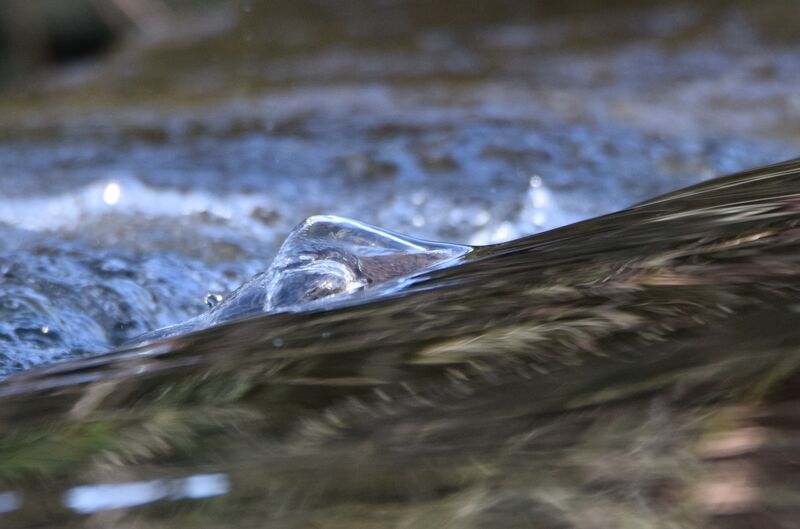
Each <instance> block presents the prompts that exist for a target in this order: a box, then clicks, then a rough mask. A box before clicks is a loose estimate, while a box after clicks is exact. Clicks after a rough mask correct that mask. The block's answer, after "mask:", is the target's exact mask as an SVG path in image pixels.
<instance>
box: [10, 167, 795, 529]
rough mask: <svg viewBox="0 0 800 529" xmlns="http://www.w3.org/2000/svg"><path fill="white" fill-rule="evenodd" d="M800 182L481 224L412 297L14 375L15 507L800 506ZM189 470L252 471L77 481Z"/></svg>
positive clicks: (451, 515) (611, 523) (480, 520)
mask: <svg viewBox="0 0 800 529" xmlns="http://www.w3.org/2000/svg"><path fill="white" fill-rule="evenodd" d="M798 196H800V162H797V161H794V162H787V163H784V164H781V165H777V166H772V167H768V168H765V169H759V170H754V171H749V172H745V173H741V174H737V175H733V176H730V177H726V178H722V179H718V180H713V181H710V182H707V183H704V184H700V185H697V186H695V187H692V188H688V189H685V190H681V191H678V192H675V193H672V194H670V195H666V196H664V197H660V198H657V199H653V200H651V201H648V202H646V203H643V204H640V205H638V206H635V207H633V208H630V209H627V210H624V211H622V212H620V213H616V214H612V215H608V216H604V217H600V218H597V219H593V220H590V221H586V222H582V223H579V224H575V225H572V226H568V227H565V228H560V229H557V230H553V231H550V232H547V233H543V234H540V235H536V236H532V237H528V238H524V239H520V240H516V241H511V242H508V243H502V244H498V245H494V246H487V247H483V248H479V249H477V250H476V251H475V252H473V253H472V254H470V255H469V256H468V257H467V258H466V262H464V263H461V264H457V265H455V266H452V267H447V268H443V269H438V270H433V271H428V272H424V273H422V274H421V275H419V276H417V277H416V278H415V279H414V280H413V282H412V283H411V284H410V285H408V286H407V287H406V288H404V289H403V290H401V291H399V292H397V293H395V294H392V295H390V296H387V297H381V298H378V299H375V300H369V299H366V300H364V301H363V302H360V303H357V304H353V305H350V306H343V307H339V308H333V309H332V310H316V311H311V312H299V313H278V314H268V315H264V316H261V317H257V318H254V319H249V320H244V321H237V322H232V323H228V324H225V325H222V326H220V327H215V328H211V329H208V330H205V331H201V332H199V333H195V334H190V335H185V336H179V337H175V338H170V339H167V340H166V341H163V342H157V343H154V344H151V345H146V346H143V347H140V348H138V349H132V350H125V351H119V352H115V353H111V354H108V355H102V356H98V357H94V358H89V359H85V360H77V361H73V362H68V363H64V364H60V365H54V366H51V367H49V368H44V369H41V370H38V371H33V372H31V373H29V374H27V375H22V376H18V377H16V378H13V379H10V380H7V381H6V382H5V383H4V384H3V386H2V387H0V395H2V397H1V399H2V400H1V401H0V431H1V434H2V436H1V437H0V439H1V440H0V483H2V487H0V489H7V490H13V491H15V492H16V493H17V494H19V495H20V497H21V498H23V500H24V502H23V504H22V507H21V508H20V509H18V510H16V511H14V512H9V513H7V514H5V515H2V516H3V526H4V527H34V526H37V524H42V523H44V524H49V525H59V526H62V527H69V526H72V525H77V524H87V526H93V524H99V525H102V524H103V523H108V521H109V520H113V523H114V524H115V526H116V527H138V526H140V524H146V525H147V526H148V527H162V526H163V527H167V526H168V527H218V526H219V525H220V524H222V523H226V521H227V520H231V519H235V520H236V524H237V527H251V526H252V527H255V526H258V527H264V526H275V527H295V526H296V527H324V528H340V527H341V528H354V527H375V526H381V527H406V526H413V527H446V526H457V527H475V528H478V527H487V528H488V527H520V528H521V527H530V526H531V525H532V524H533V525H535V526H536V527H542V528H567V527H625V528H627V527H630V528H643V527H654V528H655V527H669V526H675V527H731V528H734V527H736V528H738V527H746V526H748V525H747V524H755V526H758V527H788V526H791V524H794V523H797V522H798V518H797V509H796V506H797V505H798V504H800V490H799V489H798V487H797V486H796V479H794V477H795V476H796V473H797V470H798V469H797V461H798V456H800V443H798V440H797V435H796V424H797V420H798V416H797V410H798V409H800V402H798V400H797V398H798V395H797V389H796V388H797V382H798V380H800V379H798V377H800V325H798V323H799V322H798V318H800V312H798V309H797V302H796V300H797V297H798V293H800V290H799V289H800V266H799V265H800V244H798V243H799V242H800V228H799V227H798V223H799V222H800V217H798V211H800V210H799V209H798ZM189 474H198V475H203V476H207V475H213V476H218V475H221V476H225V479H226V480H228V481H226V483H227V484H228V488H227V489H226V490H224V493H220V494H218V495H216V496H214V497H209V498H207V499H204V500H202V501H198V500H191V499H186V498H191V497H192V496H187V495H185V494H184V495H180V494H178V493H176V492H172V493H169V494H168V493H164V494H165V496H163V497H162V498H161V501H155V500H153V501H152V503H151V504H150V505H146V506H138V507H128V508H123V509H116V510H111V511H106V510H100V511H98V512H94V513H93V514H92V513H91V511H85V510H84V511H80V513H79V512H78V511H76V510H75V509H72V510H70V509H69V506H68V505H66V504H64V503H63V501H62V498H63V497H64V496H63V495H64V494H66V493H67V491H68V490H69V489H70V488H71V487H73V488H74V487H76V486H78V485H85V484H91V483H104V484H109V483H130V482H134V483H151V484H152V483H159V484H161V485H159V486H163V487H167V488H169V487H168V485H169V484H172V485H169V486H172V487H173V488H174V487H175V486H176V485H174V483H176V482H175V481H174V480H176V479H179V480H180V479H183V478H186V477H187V476H188V475H189ZM153 480H156V481H153ZM165 480H166V481H165ZM169 480H172V481H169ZM180 483H184V482H183V481H181V482H180ZM165 484H166V485H165ZM170 490H171V489H170ZM170 494H171V495H170ZM181 494H183V493H181ZM195 497H197V496H195ZM170 498H171V499H172V501H164V500H165V499H166V500H169V499H170ZM180 498H184V499H180ZM40 502H41V503H40ZM144 503H147V502H144ZM87 512H89V514H87ZM85 516H88V519H87V518H85ZM71 524H72V525H71Z"/></svg>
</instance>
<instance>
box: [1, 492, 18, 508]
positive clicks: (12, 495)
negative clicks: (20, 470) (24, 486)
mask: <svg viewBox="0 0 800 529" xmlns="http://www.w3.org/2000/svg"><path fill="white" fill-rule="evenodd" d="M20 506H22V496H20V495H19V494H17V493H16V492H10V491H0V513H4V512H11V511H16V510H17V509H19V508H20Z"/></svg>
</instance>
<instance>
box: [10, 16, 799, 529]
mask: <svg viewBox="0 0 800 529" xmlns="http://www.w3.org/2000/svg"><path fill="white" fill-rule="evenodd" d="M427 4H428V3H425V2H385V3H380V4H379V5H378V4H370V3H360V2H355V3H352V4H348V5H344V4H339V3H337V2H293V3H292V5H291V6H281V5H279V4H277V3H276V4H273V3H269V4H267V3H263V4H261V3H256V2H252V3H243V4H231V5H228V6H227V7H225V6H222V7H220V6H219V5H214V6H211V8H210V11H208V13H206V14H204V15H203V16H198V17H195V18H191V19H186V20H184V19H181V20H183V22H182V23H181V24H178V25H176V28H177V29H176V30H174V31H169V32H167V34H153V35H144V34H140V35H138V36H135V35H134V36H131V37H130V39H129V41H128V42H127V43H125V44H124V45H122V46H120V48H119V49H118V50H116V51H115V52H114V53H112V54H111V55H110V56H109V57H106V58H104V59H102V60H100V61H99V62H96V63H91V64H84V65H78V66H74V67H69V68H68V69H65V70H61V71H59V72H56V73H52V74H46V75H45V74H42V75H41V76H38V77H36V78H34V79H33V80H31V81H29V82H28V83H27V84H24V85H15V86H14V87H12V88H9V89H7V91H6V92H5V93H4V94H3V95H2V97H0V168H1V169H2V170H1V171H0V198H2V207H0V296H2V297H0V376H4V377H5V376H8V375H12V374H14V373H18V372H20V371H24V370H27V369H30V368H32V367H34V366H38V365H43V364H51V363H53V362H56V361H59V360H65V359H70V358H88V357H92V356H94V355H97V354H100V353H103V352H107V351H109V350H111V349H113V348H116V347H119V346H121V345H123V344H131V343H138V342H139V341H141V340H142V339H146V338H147V336H151V337H152V336H154V335H152V334H150V335H148V334H147V333H152V332H153V331H156V330H157V329H162V328H165V327H167V328H169V327H170V326H175V325H179V324H182V323H183V325H184V326H180V325H179V326H178V327H172V329H173V330H172V331H167V332H166V334H165V333H164V331H156V332H160V333H161V334H159V336H166V335H169V334H174V332H173V331H178V332H184V331H188V330H196V329H199V328H202V327H205V326H207V324H209V323H220V322H225V321H229V320H230V319H231V318H230V317H222V318H217V317H216V316H214V314H219V313H220V312H221V311H223V309H226V307H227V308H230V307H234V309H235V310H232V311H231V312H230V314H232V315H233V316H240V315H247V316H251V315H253V314H255V312H253V310H252V308H253V307H258V306H261V307H266V308H269V307H267V306H266V305H265V304H264V303H261V301H262V299H261V298H258V299H257V300H256V301H257V303H252V299H250V300H249V301H247V300H246V302H245V303H242V301H241V300H242V299H245V297H243V296H241V292H243V291H239V294H237V295H238V296H239V297H238V298H237V295H234V294H233V293H234V292H235V291H236V289H237V288H239V287H240V286H241V285H243V284H246V283H247V282H248V281H249V280H251V278H253V277H254V276H255V278H256V279H255V280H254V281H255V282H256V284H259V285H262V283H263V282H265V281H266V282H268V279H269V277H273V278H274V276H275V275H276V274H278V272H275V270H274V269H273V275H272V276H269V273H267V276H264V275H259V274H264V273H265V272H266V271H267V270H268V269H269V267H270V263H272V261H273V258H274V257H275V256H276V255H277V254H278V251H279V248H280V246H281V244H282V243H283V242H284V240H285V239H286V238H287V236H289V234H290V233H291V232H292V230H293V229H294V228H295V226H297V225H298V224H299V223H300V222H302V221H303V220H304V219H306V218H308V217H311V216H314V215H336V216H341V217H347V218H351V219H357V220H358V221H362V222H365V223H368V224H370V225H374V226H379V227H380V228H381V229H386V230H392V231H396V232H400V233H404V234H408V235H409V236H410V237H414V238H420V239H424V240H438V241H448V242H449V243H453V244H454V245H486V244H495V243H500V242H503V241H509V240H512V239H515V238H518V237H521V236H524V235H528V234H532V233H537V232H542V231H545V230H548V229H552V228H556V227H558V226H562V225H565V224H569V223H572V222H575V221H578V220H582V219H587V218H591V217H594V216H597V215H600V214H604V213H608V212H611V211H615V210H619V209H622V208H624V207H627V206H629V205H631V204H635V203H638V202H641V201H642V200H645V199H647V198H650V197H652V196H655V195H657V194H659V193H663V192H667V191H671V190H673V189H677V188H679V187H682V186H685V185H689V184H693V183H697V182H700V181H703V180H706V179H708V178H711V177H713V176H716V175H719V174H724V173H729V172H733V171H735V170H740V169H743V168H746V167H754V166H758V165H762V164H764V163H768V162H776V161H779V160H782V159H788V158H791V157H793V156H796V154H797V144H798V143H797V140H798V139H799V138H800V128H798V127H797V123H800V98H798V95H797V93H796V89H795V88H796V86H797V85H798V82H800V69H798V68H797V67H796V65H797V59H798V57H800V39H798V37H797V34H796V32H795V31H794V28H793V25H792V24H791V23H789V22H788V21H790V20H794V19H796V16H797V15H798V14H800V13H799V12H798V8H797V6H796V5H795V4H794V3H791V2H784V1H780V0H774V1H769V2H763V3H759V5H758V6H752V5H749V4H748V3H746V2H745V3H741V4H735V5H728V4H726V3H723V2H719V3H717V2H709V3H708V4H703V5H696V4H695V3H680V2H677V3H676V2H654V3H652V4H651V5H648V6H647V7H646V8H645V7H641V6H636V5H633V6H631V5H629V4H628V3H626V2H614V3H612V4H611V5H606V3H602V5H597V6H589V4H587V6H584V7H583V8H582V9H570V8H568V7H563V8H555V7H553V6H552V5H548V3H544V2H542V3H536V2H520V3H518V4H517V3H515V2H501V3H498V4H497V6H495V7H493V8H491V9H489V8H486V9H484V10H475V8H474V5H473V3H470V2H464V3H463V5H462V4H460V3H454V4H452V5H449V6H445V7H442V6H428V5H427ZM301 240H305V239H301ZM412 244H415V243H412ZM456 247H457V248H460V247H461V246H454V248H456ZM292 255H294V254H292ZM284 257H285V256H284ZM322 261H325V260H324V259H323V260H322ZM328 261H331V260H328ZM333 261H335V262H339V261H336V260H335V259H334V260H333ZM278 265H280V260H279V263H278ZM332 266H333V265H332ZM336 266H338V265H336ZM416 266H417V265H415V266H414V267H412V268H413V269H414V270H417V271H418V270H419V268H416ZM423 268H424V267H423ZM401 269H402V270H401V271H402V272H403V273H405V272H407V271H408V270H407V269H405V268H402V267H401ZM353 270H354V269H346V270H344V271H343V270H341V269H339V268H337V269H336V270H334V271H333V272H332V273H334V275H336V274H339V275H338V276H336V277H339V278H340V279H341V278H344V279H342V283H341V285H339V286H335V287H332V288H333V290H337V291H338V289H340V288H344V289H345V290H347V288H351V287H352V289H353V290H354V291H355V290H357V289H359V288H361V287H363V286H364V285H362V284H359V283H358V281H359V277H360V276H353V277H351V276H349V275H347V274H351V273H353ZM358 270H362V269H358ZM362 271H363V270H362ZM284 272H285V270H284ZM328 273H331V269H330V268H327V269H326V271H325V274H328ZM359 273H361V272H359ZM325 274H323V275H322V276H320V277H324V278H329V277H331V276H330V275H325ZM278 275H279V274H278ZM401 275H402V274H401ZM303 277H304V278H306V276H303ZM304 280H305V279H304ZM259 281H261V282H262V283H259ZM249 284H250V285H253V284H254V283H249ZM342 285H344V287H342ZM348 285H349V286H348ZM353 285H355V286H353ZM395 286H397V285H395ZM401 286H402V285H401ZM326 288H327V287H326ZM244 292H247V289H244ZM259 292H261V293H262V294H263V293H264V292H266V290H262V291H259ZM393 292H394V291H393V290H391V288H389V290H387V291H386V293H387V296H388V297H387V299H394V298H393V297H392V296H393ZM290 297H291V296H290ZM237 299H239V302H238V303H239V305H237V304H236V303H237V301H236V300H237ZM219 300H222V302H221V303H219V304H217V303H218V302H219ZM232 302H233V303H232ZM295 302H296V300H295V301H292V302H286V303H285V305H280V304H279V307H283V308H286V307H287V306H289V307H291V306H292V304H293V303H294V304H295V308H297V307H298V306H297V305H296V303H295ZM265 303H266V302H265ZM208 304H210V305H216V306H214V307H212V308H211V309H210V312H208V313H207V312H206V311H208V310H209V307H208ZM237 307H238V308H237ZM241 307H244V309H243V310H242V309H241ZM299 307H300V308H301V309H302V308H303V307H305V308H315V307H316V308H318V306H313V305H312V306H311V307H306V306H304V305H300V306H299ZM273 308H274V307H273ZM240 310H241V312H240ZM184 322H189V323H188V324H187V323H184ZM197 322H200V323H199V324H198V323H197ZM321 332H329V331H327V330H325V331H321ZM373 332H375V333H376V334H375V336H374V339H375V340H381V339H383V338H384V337H385V336H387V335H390V334H391V332H390V329H389V330H387V329H383V328H380V329H375V330H373ZM143 335H144V338H142V336H143ZM272 339H279V340H285V338H284V337H281V336H276V337H273V338H272ZM212 342H213V340H212ZM212 342H210V343H212ZM213 343H216V342H213ZM236 343H238V342H236V340H232V341H231V342H230V343H228V342H225V341H224V340H223V341H222V342H221V344H219V347H221V348H222V349H225V348H226V347H230V348H233V349H235V344H236ZM226 344H227V345H226ZM454 376H455V375H454ZM352 382H353V381H350V382H348V383H352ZM343 383H344V382H343ZM245 386H247V384H244V383H243V385H242V387H245ZM100 393H102V391H101V392H100ZM98 398H99V397H98ZM270 398H273V397H272V396H271V397H270ZM274 398H276V399H280V397H274ZM315 398H316V397H315ZM301 400H302V399H301ZM312 400H313V399H312ZM306 404H308V403H303V402H294V403H291V402H290V403H289V405H287V406H289V407H291V406H299V407H303V406H305V405H306ZM224 411H225V410H223V411H220V413H222V415H224V413H223V412H224ZM237 413H238V412H237ZM287 413H288V412H287ZM198 414H199V415H198V416H197V417H195V418H196V419H197V420H196V423H197V424H194V423H193V424H194V426H192V428H195V426H196V427H197V428H201V429H202V428H205V426H198V425H199V424H200V423H202V420H201V417H200V415H202V414H201V413H200V412H198ZM237 417H238V416H237ZM207 419H208V420H212V419H213V420H214V421H217V420H219V421H220V422H221V423H225V421H228V420H229V419H230V421H231V424H237V425H239V422H238V421H239V418H235V419H234V418H230V417H227V416H224V417H223V416H220V417H218V418H210V417H207ZM279 419H281V420H283V417H279ZM193 420H194V419H193ZM203 420H205V419H203ZM165 421H166V419H165ZM167 423H169V421H166V422H165V423H164V424H167ZM169 425H170V426H174V425H173V424H172V423H169ZM176 427H177V426H176ZM143 435H144V434H143ZM193 435H194V434H193ZM134 444H135V443H134ZM241 444H242V446H249V445H247V443H244V442H242V443H241ZM143 445H148V443H143ZM148 446H149V445H148ZM48 449H50V448H48ZM142 450H150V448H142ZM61 456H62V457H64V459H65V461H69V456H68V455H64V454H61ZM260 461H261V464H264V460H263V459H260ZM170 464H171V465H174V466H173V467H172V468H170V471H169V472H162V471H158V472H151V473H150V472H143V473H142V475H141V476H139V475H138V474H139V473H138V472H132V475H131V477H130V479H127V480H126V479H123V478H124V476H122V475H121V474H119V475H118V474H113V473H111V472H110V470H109V472H106V470H108V468H112V467H113V465H112V467H108V468H106V467H102V465H99V467H98V468H96V469H94V470H92V471H91V472H94V474H92V473H91V472H90V473H89V474H86V475H84V476H83V477H82V478H81V479H76V482H75V487H74V488H73V489H70V492H69V494H68V496H63V495H62V492H63V491H58V492H57V493H56V492H53V497H52V498H50V499H49V500H47V501H51V502H53V505H55V504H58V505H59V507H58V508H59V509H60V508H63V507H64V505H66V506H67V507H69V508H70V509H72V510H73V511H76V512H100V511H106V510H108V512H110V513H114V512H118V511H116V510H114V509H113V508H114V507H123V506H124V507H130V506H133V505H138V504H140V503H141V504H144V503H148V504H149V503H154V502H155V503H158V502H159V501H167V500H169V502H171V503H170V505H173V504H174V505H184V503H181V502H188V501H189V500H191V499H198V498H204V497H211V496H215V495H223V494H224V493H225V492H227V491H228V490H229V488H230V487H231V486H232V484H231V482H230V480H229V477H227V476H228V474H226V473H224V472H222V473H220V472H219V471H218V470H219V469H214V468H206V466H208V465H205V464H202V465H196V464H194V463H193V464H191V465H187V466H186V467H185V468H186V469H189V468H191V473H187V472H186V471H182V470H181V462H180V461H171V463H170ZM313 464H319V465H320V468H323V467H324V468H328V469H329V470H330V471H339V470H340V469H339V467H337V466H336V465H329V466H325V464H323V462H320V461H310V462H309V465H313ZM388 464H389V463H388V462H387V465H388ZM391 464H392V465H394V467H396V466H397V465H400V466H402V458H400V459H398V460H396V461H394V462H392V463H391ZM211 466H213V465H211ZM445 466H446V465H445ZM101 467H102V468H101ZM394 467H393V468H394ZM113 469H114V471H115V472H116V471H120V469H119V468H117V467H113ZM372 470H373V471H374V470H375V469H374V468H373V469H372ZM395 470H396V468H395ZM461 470H464V469H461ZM283 471H286V469H284V470H283ZM464 471H466V470H464ZM431 472H432V473H435V469H433V470H431ZM469 472H480V469H478V468H475V469H469ZM252 474H253V475H252V476H251V477H250V478H247V479H250V480H255V479H256V478H257V474H258V471H257V470H256V469H254V470H253V472H252ZM378 474H380V473H379V472H378ZM451 477H452V476H451ZM111 478H113V480H112V481H114V482H116V483H119V485H115V486H116V487H117V488H114V487H112V486H111V485H108V484H107V483H106V482H107V481H109V480H110V479H111ZM287 479H288V478H287ZM375 479H376V480H379V479H378V477H375ZM405 479H406V480H413V479H414V478H413V476H406V478H405ZM453 479H455V478H453ZM465 479H466V478H465ZM93 480H94V481H93ZM431 480H432V482H435V483H439V485H437V486H441V487H444V488H445V489H446V488H448V487H451V486H452V484H448V483H446V482H445V483H443V482H442V480H438V479H434V478H433V477H431ZM401 481H402V480H401ZM444 481H446V480H444ZM245 482H247V483H249V482H248V481H247V480H245ZM278 482H279V481H278ZM278 482H276V483H278ZM10 483H11V482H10ZM94 483H98V485H95V484H94ZM12 484H13V483H12ZM406 485H408V483H406ZM406 485H403V487H405V486H406ZM237 486H239V487H241V486H242V485H241V483H240V484H239V485H237ZM275 486H278V485H275ZM345 486H347V485H346V484H345ZM359 486H360V485H359ZM81 487H84V488H81ZM92 487H95V488H92ZM96 487H100V489H98V488H96ZM103 487H107V488H103ZM119 487H122V488H119ZM125 487H128V488H125ZM130 487H133V488H130ZM353 487H355V488H358V486H356V485H355V484H353ZM376 487H377V490H379V492H376V493H375V494H377V495H381V494H385V495H389V496H391V495H392V494H393V493H394V492H392V491H391V490H389V489H391V485H390V484H387V483H385V482H383V483H382V484H381V485H376ZM7 489H8V490H7V491H6V492H3V489H2V487H0V513H2V512H4V511H8V512H15V511H18V510H19V509H20V508H22V507H21V506H22V505H26V504H25V502H26V501H28V500H25V499H24V498H22V497H20V496H19V495H18V494H17V493H16V492H14V490H15V489H14V487H12V486H11V485H9V486H8V487H7ZM254 490H255V489H254ZM258 490H261V489H258ZM132 491H133V492H132ZM281 494H293V495H294V496H292V497H291V498H290V499H291V500H292V501H289V502H288V503H291V504H292V505H296V504H297V502H300V503H302V498H303V494H304V493H303V491H302V490H294V489H292V490H290V491H283V492H281ZM437 494H438V492H437V493H434V492H431V491H428V492H424V491H423V492H420V498H428V499H429V498H431V497H433V496H436V495H437ZM309 496H313V494H310V493H309ZM436 497H437V498H438V496H436ZM87 498H88V499H87ZM98 498H103V501H105V502H106V503H104V504H103V503H102V502H101V503H98V501H99V500H98ZM131 498H134V499H131ZM136 498H138V499H136ZM515 498H516V496H515ZM284 499H285V498H284ZM495 499H496V500H497V501H498V502H499V503H498V505H504V504H503V501H505V500H502V501H501V499H497V498H495ZM295 500H296V501H295ZM287 501H288V500H287ZM426 501H427V500H426ZM431 501H433V500H431ZM439 501H440V500H438V499H437V500H436V501H433V503H435V504H437V505H438V506H439V507H441V504H440V503H437V502H439ZM508 501H511V502H512V503H513V502H514V501H521V500H519V499H518V498H517V499H513V498H512V499H510V500H508ZM552 501H554V502H555V501H557V500H556V499H553V500H552ZM131 502H133V503H131ZM136 502H138V503H136ZM423 503H424V502H423ZM270 505H271V508H276V509H277V508H279V506H280V505H281V501H276V502H275V503H272V504H270ZM454 505H455V504H454ZM384 507H385V506H384ZM384 507H382V508H384ZM26 508H27V507H26ZM54 508H55V507H54ZM210 508H212V509H213V506H212V507H210ZM387 508H388V507H387ZM500 508H501V507H498V509H500ZM509 508H511V507H509ZM253 512H255V511H253ZM259 512H261V511H259ZM251 514H252V513H251ZM262 514H263V513H262ZM276 516H278V515H277V514H276ZM376 516H377V514H376ZM278 518H280V517H278ZM209 519H211V518H209ZM100 520H101V521H100V522H97V523H99V524H100V525H101V526H103V523H105V524H106V525H105V526H109V524H111V525H113V523H112V522H103V521H102V520H104V519H103V518H100ZM284 521H285V520H284ZM185 522H186V523H187V524H189V523H190V522H191V517H190V516H187V518H186V521H185ZM365 524H366V525H365V526H370V525H369V524H368V523H366V522H365ZM250 526H260V525H258V524H257V522H254V521H252V519H250V520H249V521H246V522H245V521H243V522H242V527H250Z"/></svg>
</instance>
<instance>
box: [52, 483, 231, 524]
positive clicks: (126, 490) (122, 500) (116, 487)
mask: <svg viewBox="0 0 800 529" xmlns="http://www.w3.org/2000/svg"><path fill="white" fill-rule="evenodd" d="M229 490H230V483H229V482H228V478H227V477H226V476H225V474H196V475H194V476H189V477H188V478H183V479H173V480H156V481H139V482H134V483H114V484H103V485H84V486H81V487H75V488H72V489H70V490H68V491H67V492H66V494H65V495H64V505H66V506H67V507H69V508H70V509H72V510H73V511H75V512H77V513H80V514H91V513H95V512H99V511H104V510H108V509H122V508H126V507H136V506H138V505H145V504H147V503H153V502H156V501H161V500H173V501H174V500H181V499H190V500H199V499H203V498H210V497H213V496H221V495H223V494H226V493H227V492H228V491H229Z"/></svg>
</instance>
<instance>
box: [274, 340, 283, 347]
mask: <svg viewBox="0 0 800 529" xmlns="http://www.w3.org/2000/svg"><path fill="white" fill-rule="evenodd" d="M272 345H273V346H274V347H283V338H275V339H274V340H272Z"/></svg>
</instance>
